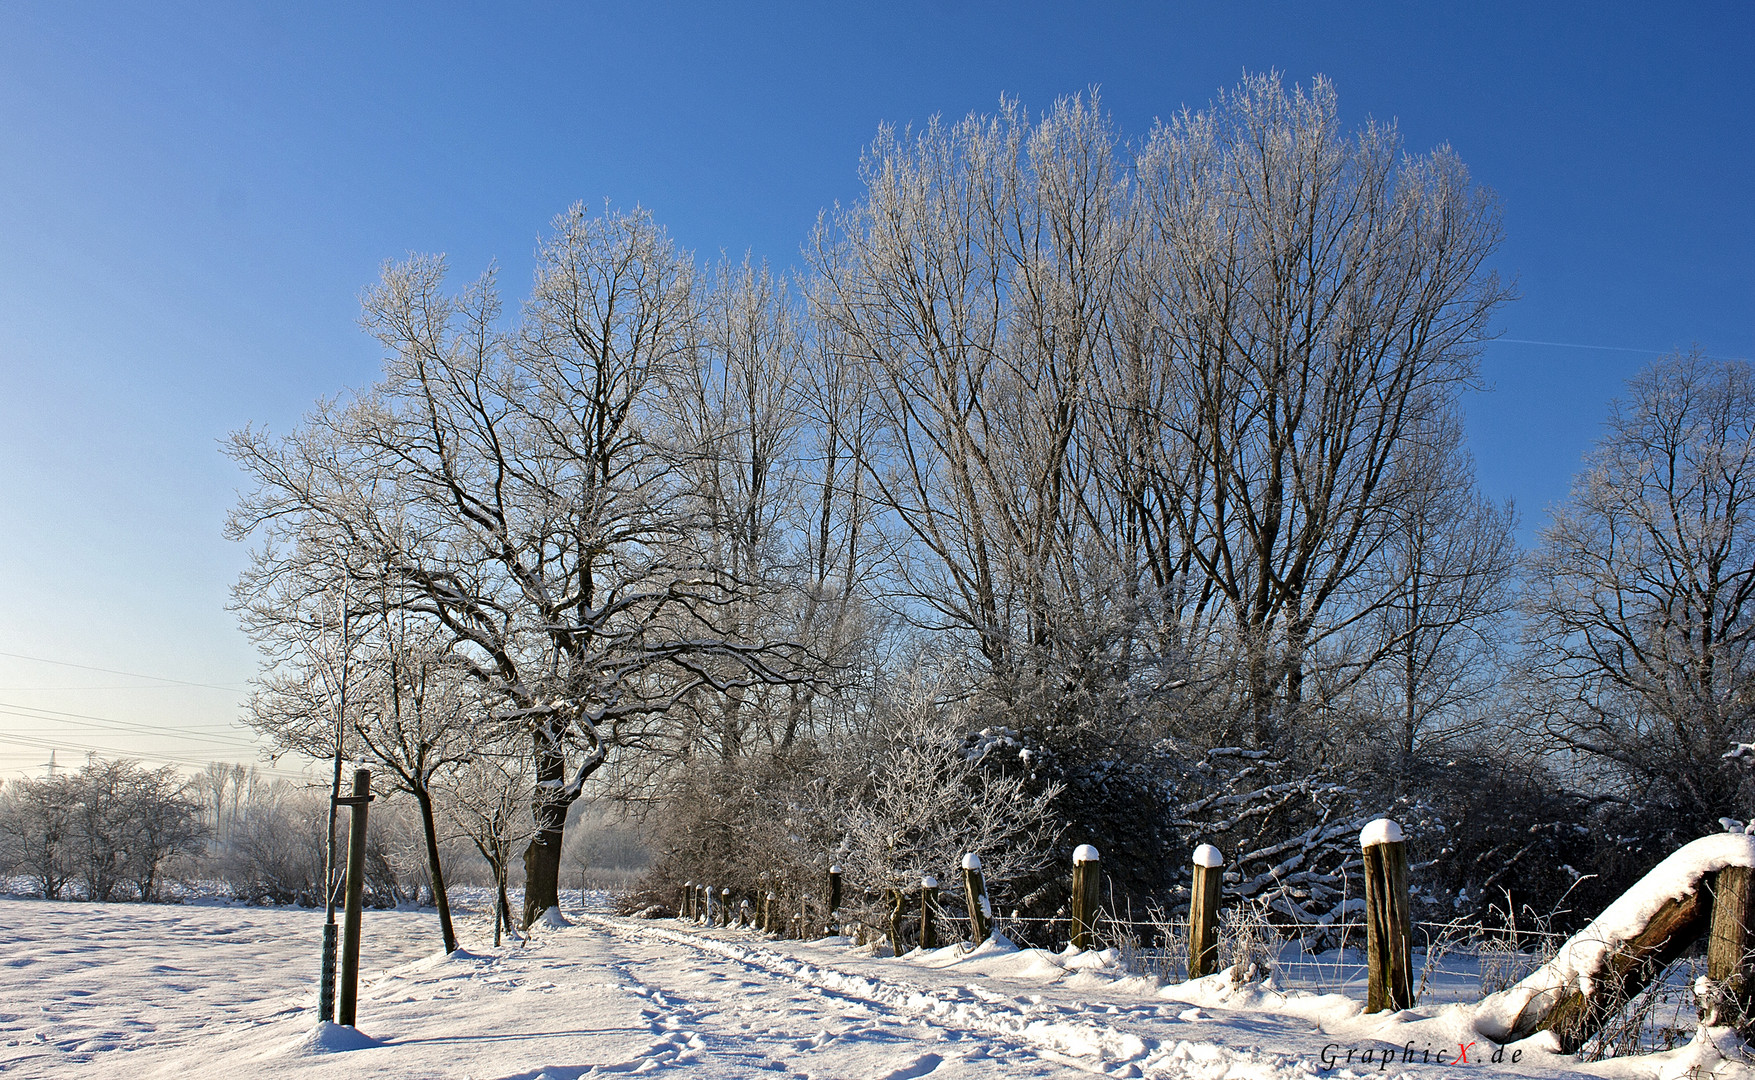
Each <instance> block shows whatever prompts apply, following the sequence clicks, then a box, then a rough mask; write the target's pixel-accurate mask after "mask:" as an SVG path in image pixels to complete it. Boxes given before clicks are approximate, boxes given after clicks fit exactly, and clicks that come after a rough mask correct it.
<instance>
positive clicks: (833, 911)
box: [823, 864, 841, 934]
mask: <svg viewBox="0 0 1755 1080" xmlns="http://www.w3.org/2000/svg"><path fill="white" fill-rule="evenodd" d="M823 932H824V933H825V934H839V933H840V932H841V867H840V865H839V864H835V865H831V866H830V867H829V918H828V921H827V923H826V924H825V925H824V929H823Z"/></svg>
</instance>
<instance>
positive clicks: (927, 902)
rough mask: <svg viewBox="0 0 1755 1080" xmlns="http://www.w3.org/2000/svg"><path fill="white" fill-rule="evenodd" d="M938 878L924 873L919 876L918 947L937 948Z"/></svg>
mask: <svg viewBox="0 0 1755 1080" xmlns="http://www.w3.org/2000/svg"><path fill="white" fill-rule="evenodd" d="M937 908H938V878H936V877H934V876H933V875H931V874H924V875H922V876H921V878H920V947H921V948H922V949H936V948H938V920H937V919H936V918H935V915H936V914H937Z"/></svg>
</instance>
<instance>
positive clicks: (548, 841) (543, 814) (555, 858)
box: [521, 731, 571, 930]
mask: <svg viewBox="0 0 1755 1080" xmlns="http://www.w3.org/2000/svg"><path fill="white" fill-rule="evenodd" d="M534 740H535V743H536V754H535V756H536V790H535V791H534V792H533V793H532V794H531V796H530V809H531V813H532V815H533V816H534V817H535V819H536V835H534V836H532V837H531V838H530V843H529V844H528V845H526V846H525V848H524V921H523V923H522V924H521V925H522V926H523V928H524V929H526V930H528V929H530V926H531V924H533V923H535V922H536V920H538V919H540V918H542V913H543V912H545V911H547V910H548V909H549V908H551V907H552V908H558V907H560V906H561V841H562V839H563V832H564V830H565V829H566V827H567V808H568V806H569V805H571V804H570V801H569V800H568V799H567V798H566V797H565V796H564V795H563V794H562V792H563V791H564V790H565V786H566V781H567V758H566V755H565V754H564V753H563V752H562V751H561V749H560V738H559V735H558V733H556V734H554V735H551V734H550V733H549V732H546V731H538V732H536V734H535V736H534Z"/></svg>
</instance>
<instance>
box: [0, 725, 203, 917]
mask: <svg viewBox="0 0 1755 1080" xmlns="http://www.w3.org/2000/svg"><path fill="white" fill-rule="evenodd" d="M206 842H207V829H206V825H205V822H204V821H203V820H202V814H201V807H200V806H199V805H198V804H197V803H196V802H195V801H194V800H193V799H191V798H190V797H189V796H188V794H187V790H186V785H185V782H184V779H183V777H182V776H180V775H179V774H178V773H177V771H176V769H174V768H172V767H170V766H166V767H165V768H162V769H155V770H147V769H143V768H141V767H140V765H139V764H138V763H136V762H132V761H96V760H94V761H92V762H91V763H90V764H87V765H86V766H85V767H83V768H81V769H80V770H79V771H78V772H76V773H71V774H69V773H60V774H56V775H52V776H49V777H47V778H44V779H40V780H15V781H13V782H12V783H10V784H8V785H6V787H5V789H4V790H0V871H6V872H11V871H12V870H13V869H18V870H22V871H24V872H25V873H26V874H28V875H30V876H31V877H32V878H34V879H35V880H36V882H37V884H38V886H39V888H40V889H41V891H42V894H43V895H44V896H45V897H48V898H49V899H55V898H58V897H60V896H62V895H63V893H64V892H66V891H67V890H68V888H69V887H70V886H72V885H75V884H77V885H78V886H79V887H80V889H81V891H82V892H83V894H84V895H85V896H86V897H88V898H89V899H92V900H100V901H107V900H110V899H113V898H116V897H117V896H118V895H119V893H121V892H122V891H123V890H124V889H127V890H131V891H132V892H133V894H134V895H135V896H136V897H138V898H139V899H141V900H154V899H157V898H158V892H159V888H160V886H161V884H162V883H163V875H164V870H165V867H166V865H167V864H168V863H170V862H171V861H172V860H173V859H175V858H177V857H178V856H182V855H189V854H193V853H195V852H198V851H201V850H203V849H204V848H205V846H206Z"/></svg>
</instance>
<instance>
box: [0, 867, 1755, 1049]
mask: <svg viewBox="0 0 1755 1080" xmlns="http://www.w3.org/2000/svg"><path fill="white" fill-rule="evenodd" d="M579 899H580V898H579V897H578V894H570V895H569V897H568V900H569V902H570V903H569V908H568V910H567V912H566V914H567V917H568V918H569V919H571V920H572V922H573V923H574V925H571V926H543V927H539V928H537V930H536V931H535V932H534V933H533V934H532V936H531V939H530V940H529V941H528V942H527V943H525V944H522V945H520V944H516V943H508V944H507V945H506V946H505V947H502V948H499V949H495V948H493V947H492V946H491V944H488V942H489V941H491V936H490V925H491V924H490V923H489V922H488V920H487V916H486V915H485V914H483V912H484V911H485V909H486V905H485V903H478V904H477V905H476V906H477V910H476V911H475V912H473V913H468V914H465V915H463V916H462V917H461V918H460V920H459V921H460V930H461V932H462V934H463V936H464V942H465V948H464V950H463V951H461V952H460V953H458V954H455V955H453V956H450V957H446V956H443V955H442V954H440V953H439V949H438V944H437V929H436V919H435V917H434V915H433V914H432V912H431V911H390V912H368V913H367V914H366V917H365V938H364V948H363V955H362V970H363V972H364V978H363V987H362V991H361V995H360V1005H359V1030H358V1032H357V1033H356V1032H354V1031H351V1030H348V1029H334V1028H332V1029H327V1030H324V1029H319V1028H318V1026H317V1025H316V1020H315V1005H316V998H315V989H314V983H315V979H314V975H315V971H316V967H317V955H316V943H317V941H318V940H319V935H320V927H321V922H322V914H321V913H320V912H312V911H304V910H296V909H270V908H252V907H238V906H226V905H220V904H212V903H209V904H199V903H196V904H185V905H143V904H112V905H99V904H86V903H60V902H48V901H41V900H0V1073H3V1074H4V1075H5V1076H7V1077H9V1078H10V1077H14V1076H16V1077H37V1076H44V1077H88V1076H89V1077H128V1078H131V1080H133V1078H147V1077H182V1076H203V1077H222V1078H225V1080H246V1078H251V1077H280V1076H287V1077H294V1076H296V1077H337V1078H339V1077H349V1078H353V1077H447V1078H450V1077H457V1078H460V1077H474V1078H477V1080H487V1078H505V1080H512V1078H523V1080H536V1078H539V1077H548V1078H550V1080H573V1078H576V1077H581V1076H609V1075H620V1074H624V1073H640V1074H646V1073H680V1074H682V1075H687V1076H691V1077H694V1076H699V1077H752V1076H767V1075H773V1076H785V1077H799V1078H805V1077H809V1078H819V1077H820V1078H840V1080H854V1078H858V1080H864V1078H871V1080H903V1078H913V1077H926V1076H931V1077H933V1078H935V1080H956V1078H960V1077H1061V1076H1068V1077H1070V1076H1075V1075H1085V1074H1090V1073H1094V1072H1095V1073H1103V1074H1107V1075H1111V1076H1149V1077H1195V1078H1201V1080H1230V1078H1250V1077H1261V1078H1270V1077H1271V1078H1275V1080H1292V1078H1295V1077H1303V1076H1312V1075H1326V1076H1337V1077H1343V1076H1366V1075H1373V1076H1394V1075H1399V1074H1405V1075H1410V1076H1414V1077H1422V1076H1456V1075H1462V1074H1465V1073H1467V1072H1470V1071H1473V1072H1488V1073H1492V1074H1495V1075H1504V1076H1506V1077H1534V1076H1553V1075H1557V1074H1569V1075H1597V1076H1607V1077H1640V1078H1644V1077H1652V1078H1657V1077H1666V1078H1669V1077H1674V1078H1680V1077H1689V1078H1690V1080H1694V1078H1696V1077H1704V1076H1706V1075H1708V1074H1709V1073H1713V1072H1716V1073H1717V1075H1720V1076H1726V1077H1736V1078H1737V1080H1750V1078H1755V1072H1752V1071H1751V1070H1750V1069H1749V1068H1748V1067H1747V1066H1745V1065H1743V1064H1741V1063H1740V1062H1738V1061H1732V1060H1720V1057H1719V1055H1718V1054H1717V1053H1715V1052H1713V1051H1712V1050H1711V1049H1710V1048H1709V1047H1706V1046H1702V1045H1695V1046H1692V1047H1685V1048H1683V1049H1680V1050H1677V1051H1674V1052H1671V1053H1669V1054H1664V1055H1653V1056H1648V1057H1642V1058H1624V1059H1619V1060H1616V1061H1610V1062H1603V1063H1599V1064H1595V1065H1581V1064H1579V1063H1578V1062H1577V1061H1576V1059H1573V1058H1570V1057H1561V1056H1557V1055H1554V1054H1550V1053H1547V1052H1546V1051H1544V1050H1543V1049H1542V1048H1541V1044H1540V1042H1539V1041H1538V1040H1535V1039H1532V1040H1529V1041H1527V1042H1526V1043H1523V1044H1517V1045H1514V1046H1512V1047H1509V1048H1507V1050H1506V1052H1505V1054H1504V1055H1503V1058H1504V1060H1501V1061H1498V1062H1495V1061H1493V1060H1492V1055H1493V1051H1494V1049H1495V1047H1494V1045H1493V1044H1492V1043H1490V1042H1488V1041H1487V1040H1485V1039H1483V1038H1482V1037H1481V1036H1480V1035H1478V1034H1475V1033H1474V1030H1473V1012H1472V1007H1470V1006H1465V1005H1445V1006H1438V1007H1434V1008H1432V1009H1425V1010H1418V1011H1408V1012H1403V1013H1397V1014H1393V1015H1376V1016H1369V1017H1367V1016H1363V1015H1361V1014H1360V1003H1359V1001H1358V1000H1357V998H1355V997H1346V996H1341V995H1338V994H1326V995H1324V994H1310V993H1302V992H1298V991H1288V992H1284V993H1281V992H1275V991H1272V990H1268V989H1265V988H1261V987H1255V988H1234V987H1232V986H1231V985H1230V983H1229V981H1228V980H1227V979H1226V978H1225V977H1224V976H1215V977H1214V978H1211V979H1206V980H1201V981H1199V982H1196V983H1188V984H1182V985H1171V986H1159V985H1158V984H1157V983H1156V982H1155V981H1154V980H1149V979H1144V978H1138V977H1128V976H1127V975H1126V974H1125V973H1124V972H1122V971H1121V970H1120V968H1119V965H1117V964H1116V963H1115V961H1114V958H1113V955H1112V954H1100V953H1085V954H1077V955H1072V956H1066V955H1059V954H1053V953H1046V952H1042V951H1038V950H1021V951H1020V950H1007V949H1003V948H998V947H995V946H993V945H991V944H990V945H987V946H984V947H983V948H982V949H980V950H977V951H976V952H974V953H972V954H968V955H965V954H963V953H962V952H961V951H960V950H958V949H955V948H953V949H946V950H940V951H937V952H933V953H917V954H914V955H911V956H907V957H901V958H889V957H881V956H872V955H869V950H866V951H861V950H858V949H855V948H853V947H851V946H850V945H849V944H848V943H847V942H846V941H845V940H844V939H826V940H824V941H819V942H811V943H800V942H775V941H768V940H765V939H762V938H760V937H758V936H756V935H754V934H752V933H750V932H747V931H738V930H726V929H714V930H708V929H704V928H701V927H698V926H693V925H688V924H684V923H679V922H676V921H673V920H657V921H653V922H645V921H641V920H637V919H622V918H614V917H611V916H608V915H605V914H603V913H602V912H601V911H600V910H597V911H592V910H585V909H584V908H583V907H580V906H578V900H579ZM589 899H593V900H595V899H597V898H589ZM587 906H589V907H600V906H601V905H600V904H596V903H593V904H588V905H587ZM1459 1044H1462V1045H1463V1046H1466V1047H1468V1051H1467V1054H1468V1063H1467V1064H1466V1065H1465V1064H1461V1063H1453V1062H1454V1060H1455V1057H1456V1054H1457V1051H1458V1046H1459ZM1470 1044H1473V1045H1472V1046H1470ZM1385 1051H1389V1053H1388V1055H1387V1056H1386V1054H1385ZM1519 1051H1521V1053H1520V1052H1519ZM1349 1052H1350V1053H1351V1061H1350V1063H1349V1060H1348V1057H1349ZM1367 1052H1369V1055H1370V1057H1369V1059H1368V1060H1367V1059H1366V1058H1365V1055H1366V1054H1367ZM1513 1056H1515V1057H1516V1058H1517V1060H1516V1062H1515V1063H1514V1062H1513V1061H1512V1060H1511V1058H1512V1057H1513ZM1440 1057H1442V1059H1443V1060H1444V1061H1445V1062H1446V1064H1442V1065H1441V1064H1437V1063H1436V1061H1437V1059H1438V1058H1440ZM1733 1057H1740V1054H1733Z"/></svg>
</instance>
